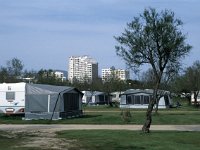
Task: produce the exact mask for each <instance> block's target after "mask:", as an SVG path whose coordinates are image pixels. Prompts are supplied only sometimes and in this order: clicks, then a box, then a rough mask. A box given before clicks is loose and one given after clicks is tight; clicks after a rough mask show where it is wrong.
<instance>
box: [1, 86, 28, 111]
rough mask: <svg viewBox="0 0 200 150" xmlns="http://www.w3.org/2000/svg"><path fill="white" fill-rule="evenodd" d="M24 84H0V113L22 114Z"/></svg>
mask: <svg viewBox="0 0 200 150" xmlns="http://www.w3.org/2000/svg"><path fill="white" fill-rule="evenodd" d="M25 85H26V83H1V84H0V113H5V114H23V113H24V107H25Z"/></svg>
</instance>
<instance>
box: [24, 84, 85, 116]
mask: <svg viewBox="0 0 200 150" xmlns="http://www.w3.org/2000/svg"><path fill="white" fill-rule="evenodd" d="M82 96H83V94H82V93H81V92H80V91H79V90H77V89H76V88H73V87H66V86H53V85H44V84H26V95H25V120H32V119H54V120H57V119H62V118H67V117H72V116H80V115H81V114H82V102H81V100H82Z"/></svg>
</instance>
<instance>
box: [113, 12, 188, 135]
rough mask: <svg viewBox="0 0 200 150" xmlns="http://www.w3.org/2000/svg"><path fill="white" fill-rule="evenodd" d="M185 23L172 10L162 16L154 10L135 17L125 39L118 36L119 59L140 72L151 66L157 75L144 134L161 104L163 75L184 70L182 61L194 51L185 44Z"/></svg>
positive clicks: (123, 35) (117, 49)
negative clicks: (183, 27) (159, 100)
mask: <svg viewBox="0 0 200 150" xmlns="http://www.w3.org/2000/svg"><path fill="white" fill-rule="evenodd" d="M182 24H183V23H182V21H181V20H180V19H176V18H175V15H174V12H172V11H170V10H163V11H161V12H160V13H158V12H157V11H156V10H155V9H154V8H149V9H145V10H144V12H143V14H140V16H139V17H134V19H133V21H132V22H130V23H128V24H127V28H126V29H125V31H124V32H123V33H122V35H121V36H118V37H115V39H116V40H117V41H118V43H119V45H117V46H116V53H117V55H118V56H120V57H122V58H123V59H124V60H125V62H126V63H127V64H128V65H129V66H130V67H131V68H134V69H136V70H137V69H138V68H139V67H141V65H144V64H149V65H150V66H151V68H152V70H153V74H154V76H155V86H154V95H153V99H152V101H151V102H150V104H149V107H148V110H147V119H146V122H145V124H144V126H143V131H144V132H148V131H149V128H150V125H151V120H152V119H151V113H152V110H153V106H154V104H155V103H156V102H157V90H158V88H159V86H160V83H161V79H162V77H163V74H164V73H171V72H174V71H176V70H177V69H178V68H180V61H181V59H182V58H184V57H185V56H186V55H187V54H188V53H189V51H190V49H191V46H190V45H189V44H186V43H185V40H186V35H185V34H183V33H182V31H181V30H182V28H181V27H182Z"/></svg>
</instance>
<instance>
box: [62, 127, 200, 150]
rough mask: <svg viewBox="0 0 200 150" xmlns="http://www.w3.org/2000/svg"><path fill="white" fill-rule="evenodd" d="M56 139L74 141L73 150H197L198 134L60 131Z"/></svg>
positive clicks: (198, 145)
mask: <svg viewBox="0 0 200 150" xmlns="http://www.w3.org/2000/svg"><path fill="white" fill-rule="evenodd" d="M58 137H60V138H66V139H70V140H75V143H74V145H76V146H75V147H73V148H72V149H73V150H76V149H77V150H78V149H87V150H107V149H109V150H121V149H125V150H133V149H134V150H145V149H146V150H166V149H167V150H188V149H189V150H198V149H199V147H200V143H199V132H159V131H157V132H151V133H150V134H143V133H141V132H135V131H119V130H115V131H110V130H92V131H83V130H81V131H62V132H59V133H58Z"/></svg>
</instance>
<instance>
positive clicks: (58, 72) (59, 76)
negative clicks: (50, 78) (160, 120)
mask: <svg viewBox="0 0 200 150" xmlns="http://www.w3.org/2000/svg"><path fill="white" fill-rule="evenodd" d="M54 73H55V76H56V78H57V79H60V80H61V81H62V82H63V81H65V80H66V77H65V75H64V72H62V71H55V72H54Z"/></svg>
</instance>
